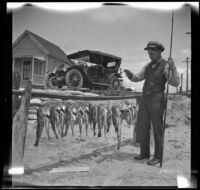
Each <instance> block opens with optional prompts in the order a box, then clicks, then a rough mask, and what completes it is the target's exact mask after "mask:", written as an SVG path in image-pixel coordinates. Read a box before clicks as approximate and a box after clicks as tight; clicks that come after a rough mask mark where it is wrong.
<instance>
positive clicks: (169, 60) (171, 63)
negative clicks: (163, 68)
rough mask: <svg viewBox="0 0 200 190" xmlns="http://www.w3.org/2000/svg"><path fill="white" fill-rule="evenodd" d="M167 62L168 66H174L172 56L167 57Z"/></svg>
mask: <svg viewBox="0 0 200 190" xmlns="http://www.w3.org/2000/svg"><path fill="white" fill-rule="evenodd" d="M168 64H169V67H170V68H172V69H173V68H174V67H175V65H174V60H173V59H172V58H168Z"/></svg>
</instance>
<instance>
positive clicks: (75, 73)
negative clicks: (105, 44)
mask: <svg viewBox="0 0 200 190" xmlns="http://www.w3.org/2000/svg"><path fill="white" fill-rule="evenodd" d="M67 57H68V58H69V59H70V60H71V61H72V62H73V65H71V66H68V65H64V64H63V65H61V66H60V67H59V68H56V70H54V71H53V72H51V73H49V74H48V75H47V78H46V80H45V81H46V82H45V84H46V87H47V88H52V87H54V86H57V87H58V88H62V86H65V85H66V86H67V87H68V88H69V89H72V90H76V89H81V88H89V89H104V90H105V89H108V88H114V89H119V88H120V87H122V86H123V79H122V76H121V73H122V71H121V69H120V64H121V58H120V57H117V56H114V55H110V54H107V53H103V52H101V51H92V50H83V51H78V52H75V53H72V54H69V55H68V56H67Z"/></svg>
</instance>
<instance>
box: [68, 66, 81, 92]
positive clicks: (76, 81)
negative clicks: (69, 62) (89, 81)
mask: <svg viewBox="0 0 200 190" xmlns="http://www.w3.org/2000/svg"><path fill="white" fill-rule="evenodd" d="M65 83H66V85H67V87H68V88H69V89H80V88H82V86H83V76H82V74H81V72H80V71H79V70H77V69H71V70H69V71H68V72H67V73H66V75H65Z"/></svg>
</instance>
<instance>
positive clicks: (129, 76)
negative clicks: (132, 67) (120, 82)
mask: <svg viewBox="0 0 200 190" xmlns="http://www.w3.org/2000/svg"><path fill="white" fill-rule="evenodd" d="M124 72H125V74H126V76H127V77H128V78H129V79H131V78H132V77H133V73H132V72H131V71H129V70H127V69H124Z"/></svg>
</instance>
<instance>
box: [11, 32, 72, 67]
mask: <svg viewBox="0 0 200 190" xmlns="http://www.w3.org/2000/svg"><path fill="white" fill-rule="evenodd" d="M26 35H28V36H29V37H30V39H32V41H33V42H34V43H36V44H37V45H38V47H39V48H40V49H41V50H42V51H43V52H45V53H46V54H49V55H51V56H52V57H55V58H57V59H60V60H62V61H64V62H67V63H69V64H72V62H71V60H69V59H68V57H67V55H66V54H65V53H64V51H63V50H62V49H61V48H60V47H58V46H57V45H55V44H53V43H51V42H49V41H47V40H45V39H44V38H42V37H40V36H38V35H36V34H34V33H32V32H30V31H28V30H25V31H24V32H23V33H22V34H21V35H20V36H19V37H18V38H17V39H16V40H15V42H14V43H13V48H14V47H15V46H16V45H17V44H18V43H19V42H20V41H21V39H23V37H24V36H26Z"/></svg>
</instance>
